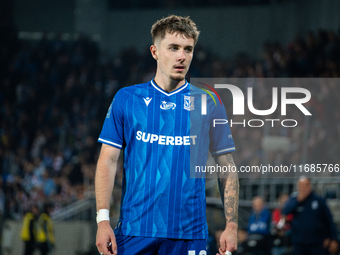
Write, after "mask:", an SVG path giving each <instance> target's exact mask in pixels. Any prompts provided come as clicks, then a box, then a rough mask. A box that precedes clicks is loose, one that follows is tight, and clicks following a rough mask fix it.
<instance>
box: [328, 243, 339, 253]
mask: <svg viewBox="0 0 340 255" xmlns="http://www.w3.org/2000/svg"><path fill="white" fill-rule="evenodd" d="M328 247H329V249H328V251H329V252H330V253H336V252H337V251H338V248H339V247H338V242H337V241H335V240H332V241H330V243H329V246H328Z"/></svg>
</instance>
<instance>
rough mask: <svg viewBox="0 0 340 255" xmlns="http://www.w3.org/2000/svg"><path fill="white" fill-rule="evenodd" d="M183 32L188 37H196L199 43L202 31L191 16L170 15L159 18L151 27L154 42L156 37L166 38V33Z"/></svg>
mask: <svg viewBox="0 0 340 255" xmlns="http://www.w3.org/2000/svg"><path fill="white" fill-rule="evenodd" d="M167 32H168V33H170V34H173V33H176V32H178V33H181V34H183V35H184V36H185V37H187V38H192V39H194V43H195V44H196V43H197V40H198V36H199V34H200V31H198V30H197V27H196V23H195V22H193V21H192V20H191V19H190V17H189V16H188V17H182V16H177V15H170V16H168V17H166V18H163V19H160V20H157V21H156V22H155V23H154V24H153V25H152V27H151V35H152V43H155V40H156V38H161V39H164V37H165V34H166V33H167Z"/></svg>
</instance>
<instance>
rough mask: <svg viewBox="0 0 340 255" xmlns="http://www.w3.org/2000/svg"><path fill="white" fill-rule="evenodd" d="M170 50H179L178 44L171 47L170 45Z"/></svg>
mask: <svg viewBox="0 0 340 255" xmlns="http://www.w3.org/2000/svg"><path fill="white" fill-rule="evenodd" d="M170 50H172V51H176V50H178V47H177V46H171V47H170Z"/></svg>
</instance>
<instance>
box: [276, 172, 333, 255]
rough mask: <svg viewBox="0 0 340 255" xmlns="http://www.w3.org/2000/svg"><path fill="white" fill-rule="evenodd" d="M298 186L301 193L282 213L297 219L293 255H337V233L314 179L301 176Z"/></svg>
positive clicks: (293, 238) (292, 197)
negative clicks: (315, 188)
mask: <svg viewBox="0 0 340 255" xmlns="http://www.w3.org/2000/svg"><path fill="white" fill-rule="evenodd" d="M297 186H298V192H297V193H294V194H293V195H292V196H291V197H290V199H289V200H288V202H287V203H286V205H285V207H284V209H283V210H282V214H284V215H286V216H287V215H289V214H291V213H292V214H293V216H294V218H293V222H292V234H291V237H292V244H293V255H314V254H315V255H324V254H325V255H326V254H329V253H336V252H337V251H338V242H337V230H336V226H335V224H334V222H333V217H332V215H331V212H330V211H329V209H328V206H327V204H326V202H325V201H324V200H323V199H322V198H320V197H318V196H317V195H316V194H315V193H314V192H313V190H312V185H311V182H310V179H308V178H306V177H301V178H300V179H299V181H298V184H297ZM328 252H329V253H328Z"/></svg>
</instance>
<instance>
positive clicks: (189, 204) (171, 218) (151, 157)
mask: <svg viewBox="0 0 340 255" xmlns="http://www.w3.org/2000/svg"><path fill="white" fill-rule="evenodd" d="M151 34H152V39H153V45H152V46H151V47H150V50H151V54H152V57H153V58H154V59H155V60H156V61H157V71H156V76H155V78H154V79H153V80H151V81H149V82H147V83H143V84H138V85H134V86H130V87H126V88H123V89H121V90H119V91H118V92H117V94H116V95H115V97H114V99H113V101H112V103H111V106H110V107H109V110H108V113H107V116H106V119H105V122H104V125H103V129H102V132H101V134H100V137H99V139H98V141H99V142H101V143H102V148H101V152H100V156H99V159H98V163H97V170H96V178H95V189H96V203H97V224H98V230H97V238H96V239H97V240H96V245H97V248H98V251H99V252H100V253H101V254H105V255H106V254H119V255H123V254H129V255H131V254H150V255H151V254H164V255H169V254H176V255H178V254H179V255H182V254H183V255H195V254H196V255H205V254H206V239H207V237H208V227H207V222H206V212H205V210H206V200H205V179H204V178H190V169H191V168H190V167H191V162H190V160H191V156H192V155H197V159H196V160H197V162H195V163H198V164H199V165H205V164H206V161H207V157H208V150H209V149H210V151H211V153H212V155H213V156H214V157H215V159H216V161H217V163H218V164H219V165H220V166H227V167H228V166H229V167H230V166H233V167H235V163H234V161H233V158H232V155H231V154H230V152H232V151H234V150H235V146H234V142H233V139H232V136H231V134H230V128H229V126H228V125H219V127H216V129H213V127H212V118H213V117H219V118H224V119H226V118H227V116H226V113H225V109H224V106H223V105H222V104H221V105H219V104H218V105H217V106H215V105H214V102H213V100H212V99H211V98H210V100H207V102H206V104H207V112H208V113H209V115H206V116H201V115H200V114H196V113H197V111H196V112H195V111H194V110H195V104H196V109H197V108H198V107H197V105H198V104H197V103H200V98H201V97H200V96H198V95H200V94H202V90H200V89H198V88H197V87H195V86H192V85H191V84H189V83H188V82H187V81H186V80H185V75H186V73H187V71H188V69H189V66H190V63H191V60H192V57H193V52H194V47H195V44H196V42H197V39H198V35H199V31H197V28H196V24H195V23H194V22H193V21H192V20H191V19H190V18H189V17H186V18H184V17H180V16H175V15H171V16H168V17H166V18H163V19H161V20H159V21H157V22H156V23H155V24H153V26H152V29H151ZM190 114H191V115H192V116H190ZM193 127H194V128H193ZM120 150H123V152H124V176H123V192H122V199H121V211H120V218H119V222H118V224H117V226H116V228H115V231H114V232H113V230H112V228H111V226H110V222H109V211H108V209H109V205H110V198H111V194H112V189H113V186H114V179H115V174H116V167H117V160H118V157H119V154H120ZM227 177H228V178H222V176H221V175H220V178H219V179H218V181H219V187H220V192H221V197H222V201H223V205H224V211H225V216H226V227H225V230H224V231H223V233H222V234H221V238H220V244H221V248H220V249H219V252H220V254H229V253H227V251H228V252H233V251H234V250H236V248H237V228H238V227H237V218H238V190H239V183H238V178H237V175H236V173H230V174H228V175H227ZM109 244H111V245H110V246H109V247H108V245H109ZM111 249H112V252H111V251H110V250H111Z"/></svg>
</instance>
